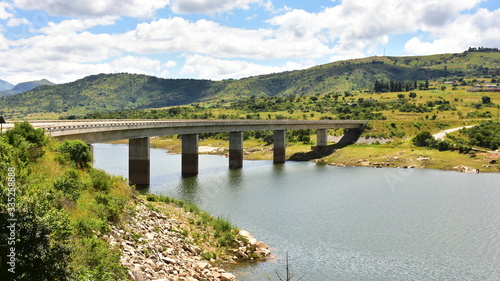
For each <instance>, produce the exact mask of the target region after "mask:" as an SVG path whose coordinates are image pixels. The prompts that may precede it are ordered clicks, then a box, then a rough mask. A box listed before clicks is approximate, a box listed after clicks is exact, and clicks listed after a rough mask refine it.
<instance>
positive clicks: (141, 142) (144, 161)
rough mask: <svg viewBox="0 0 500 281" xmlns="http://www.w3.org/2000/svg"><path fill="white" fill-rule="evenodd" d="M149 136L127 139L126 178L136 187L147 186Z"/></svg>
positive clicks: (148, 177) (148, 174)
mask: <svg viewBox="0 0 500 281" xmlns="http://www.w3.org/2000/svg"><path fill="white" fill-rule="evenodd" d="M149 165H150V164H149V138H139V139H129V140H128V178H129V183H130V184H135V185H136V186H137V187H148V186H149V179H150V173H149Z"/></svg>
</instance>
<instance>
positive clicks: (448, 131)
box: [432, 125, 476, 140]
mask: <svg viewBox="0 0 500 281" xmlns="http://www.w3.org/2000/svg"><path fill="white" fill-rule="evenodd" d="M474 126H476V125H471V126H464V127H458V128H452V129H448V130H444V131H441V132H439V133H437V134H434V135H432V136H433V137H434V138H435V139H437V140H444V137H445V136H446V135H447V134H449V133H452V132H455V131H458V130H460V129H463V128H472V127H474Z"/></svg>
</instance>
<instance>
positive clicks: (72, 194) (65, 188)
mask: <svg viewBox="0 0 500 281" xmlns="http://www.w3.org/2000/svg"><path fill="white" fill-rule="evenodd" d="M53 186H54V188H55V189H56V190H59V191H62V192H63V194H64V195H65V196H67V197H69V198H71V199H73V200H77V199H78V197H79V196H80V189H81V182H80V181H79V178H78V174H77V172H76V171H74V170H72V171H69V172H68V173H66V175H64V176H62V177H59V178H57V179H56V180H55V181H54V183H53Z"/></svg>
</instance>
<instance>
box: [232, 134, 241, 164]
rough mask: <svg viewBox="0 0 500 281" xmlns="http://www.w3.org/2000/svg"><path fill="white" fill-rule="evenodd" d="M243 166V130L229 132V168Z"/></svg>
mask: <svg viewBox="0 0 500 281" xmlns="http://www.w3.org/2000/svg"><path fill="white" fill-rule="evenodd" d="M241 167H243V132H230V133H229V168H230V169H239V168H241Z"/></svg>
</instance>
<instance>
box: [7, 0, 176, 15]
mask: <svg viewBox="0 0 500 281" xmlns="http://www.w3.org/2000/svg"><path fill="white" fill-rule="evenodd" d="M169 3H170V0H99V1H75V0H44V1H39V0H14V4H15V5H16V6H17V7H19V8H21V9H25V10H43V11H45V12H47V13H48V14H50V15H64V16H72V17H77V18H80V17H102V16H129V17H135V18H150V17H153V16H154V15H155V12H156V11H157V10H158V9H161V8H164V7H166V6H167V5H168V4H169Z"/></svg>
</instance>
